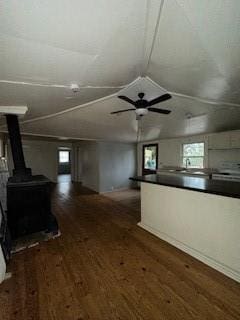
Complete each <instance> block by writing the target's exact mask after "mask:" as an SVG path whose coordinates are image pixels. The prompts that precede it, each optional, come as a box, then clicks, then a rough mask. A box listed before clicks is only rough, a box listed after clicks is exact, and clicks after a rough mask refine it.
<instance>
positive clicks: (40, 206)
mask: <svg viewBox="0 0 240 320" xmlns="http://www.w3.org/2000/svg"><path fill="white" fill-rule="evenodd" d="M6 119H7V126H8V133H9V138H10V144H11V151H12V157H13V163H14V170H13V176H12V177H10V178H9V179H8V183H7V221H8V227H9V230H10V233H11V237H12V238H13V239H16V238H18V237H21V236H23V235H27V234H31V233H35V232H39V231H46V232H53V233H57V232H58V224H57V220H56V218H55V217H54V215H53V214H52V212H51V181H50V180H49V179H48V178H46V177H45V176H43V175H32V172H31V169H30V168H26V165H25V160H24V154H23V148H22V141H21V135H20V129H19V123H18V117H17V115H12V114H11V115H10V114H7V115H6Z"/></svg>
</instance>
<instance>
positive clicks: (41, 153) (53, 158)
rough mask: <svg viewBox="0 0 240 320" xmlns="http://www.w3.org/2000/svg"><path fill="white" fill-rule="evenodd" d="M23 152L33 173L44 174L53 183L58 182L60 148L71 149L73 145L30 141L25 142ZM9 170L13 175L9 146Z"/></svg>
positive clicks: (9, 148)
mask: <svg viewBox="0 0 240 320" xmlns="http://www.w3.org/2000/svg"><path fill="white" fill-rule="evenodd" d="M22 142H23V152H24V157H25V162H26V166H27V167H28V168H31V169H32V173H33V174H34V175H35V174H43V175H45V176H46V177H47V178H49V179H50V180H51V181H53V182H56V181H57V170H58V153H57V152H58V148H59V147H68V148H71V146H72V144H71V143H66V142H65V143H61V142H55V141H42V140H28V139H24V140H23V141H22ZM8 160H9V169H10V173H11V174H12V169H13V162H12V154H11V147H10V145H9V144H8Z"/></svg>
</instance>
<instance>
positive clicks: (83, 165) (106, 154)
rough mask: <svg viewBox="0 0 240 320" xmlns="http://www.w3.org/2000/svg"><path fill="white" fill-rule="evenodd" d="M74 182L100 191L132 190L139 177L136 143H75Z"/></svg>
mask: <svg viewBox="0 0 240 320" xmlns="http://www.w3.org/2000/svg"><path fill="white" fill-rule="evenodd" d="M73 150H74V152H73V158H74V180H75V181H81V182H82V184H83V185H84V186H86V187H88V188H90V189H92V190H94V191H97V192H108V191H112V190H116V189H123V188H129V187H131V186H132V184H133V183H132V182H131V181H130V180H129V177H131V176H134V175H135V174H136V168H137V165H136V157H137V148H136V144H133V143H114V142H93V141H83V142H77V143H74V144H73Z"/></svg>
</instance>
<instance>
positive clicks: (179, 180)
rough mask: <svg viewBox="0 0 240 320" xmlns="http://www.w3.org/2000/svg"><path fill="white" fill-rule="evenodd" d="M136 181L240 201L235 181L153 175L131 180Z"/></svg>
mask: <svg viewBox="0 0 240 320" xmlns="http://www.w3.org/2000/svg"><path fill="white" fill-rule="evenodd" d="M130 179H131V180H134V181H139V182H146V183H152V184H158V185H163V186H168V187H174V188H181V189H188V190H192V191H198V192H204V193H211V194H216V195H220V196H224V197H232V198H239V199H240V183H239V182H234V181H222V180H211V179H206V178H204V177H189V176H183V175H179V176H178V175H172V176H171V175H164V174H162V175H161V174H151V175H146V176H137V177H132V178H130Z"/></svg>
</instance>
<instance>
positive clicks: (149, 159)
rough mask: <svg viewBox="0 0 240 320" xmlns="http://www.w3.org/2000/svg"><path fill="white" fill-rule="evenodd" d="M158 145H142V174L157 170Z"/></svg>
mask: <svg viewBox="0 0 240 320" xmlns="http://www.w3.org/2000/svg"><path fill="white" fill-rule="evenodd" d="M157 164H158V145H157V144H149V145H144V146H143V174H149V173H153V172H155V171H156V170H157Z"/></svg>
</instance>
